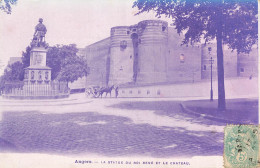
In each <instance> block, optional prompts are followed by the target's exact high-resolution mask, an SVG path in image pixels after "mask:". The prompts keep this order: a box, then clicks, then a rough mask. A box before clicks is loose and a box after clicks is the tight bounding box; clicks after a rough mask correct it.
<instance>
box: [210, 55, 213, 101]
mask: <svg viewBox="0 0 260 168" xmlns="http://www.w3.org/2000/svg"><path fill="white" fill-rule="evenodd" d="M209 62H210V101H213V89H212V65H213V63H214V60H213V58H212V57H210V60H209Z"/></svg>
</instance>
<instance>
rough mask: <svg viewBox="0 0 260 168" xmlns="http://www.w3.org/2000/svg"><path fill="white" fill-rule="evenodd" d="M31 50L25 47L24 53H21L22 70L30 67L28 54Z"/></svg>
mask: <svg viewBox="0 0 260 168" xmlns="http://www.w3.org/2000/svg"><path fill="white" fill-rule="evenodd" d="M31 50H32V48H31V47H30V46H28V47H26V51H25V52H24V51H23V53H22V63H23V66H24V68H26V67H28V66H30V54H31Z"/></svg>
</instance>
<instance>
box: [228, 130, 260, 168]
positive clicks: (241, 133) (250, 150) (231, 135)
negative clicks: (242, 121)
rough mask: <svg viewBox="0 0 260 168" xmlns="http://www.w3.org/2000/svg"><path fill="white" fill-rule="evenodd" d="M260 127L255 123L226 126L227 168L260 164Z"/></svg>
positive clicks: (250, 166) (249, 166) (244, 167)
mask: <svg viewBox="0 0 260 168" xmlns="http://www.w3.org/2000/svg"><path fill="white" fill-rule="evenodd" d="M258 133H259V128H258V126H255V125H228V126H226V127H225V139H224V166H225V167H226V168H255V167H257V164H258V151H259V146H258V145H259V142H258Z"/></svg>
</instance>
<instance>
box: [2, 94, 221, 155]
mask: <svg viewBox="0 0 260 168" xmlns="http://www.w3.org/2000/svg"><path fill="white" fill-rule="evenodd" d="M0 106H1V118H0V119H1V120H0V148H1V149H3V150H5V151H12V152H29V153H48V154H50V153H54V154H69V155H70V154H72V155H74V154H77V155H78V154H84V155H87V154H89V155H98V156H108V157H110V156H139V155H140V156H146V157H163V158H165V157H191V156H198V155H199V156H202V155H222V153H223V151H222V150H223V133H222V132H223V128H224V125H225V123H218V122H213V121H211V120H207V119H204V118H200V117H195V116H193V115H190V114H186V113H184V112H183V111H182V109H181V107H180V101H179V100H177V99H170V98H168V99H149V98H148V99H114V98H111V99H110V98H104V99H88V98H85V97H84V96H82V95H75V96H71V97H70V98H69V99H62V100H44V101H37V100H33V101H28V100H26V101H25V100H20V101H13V100H0ZM3 146H4V147H5V148H2V147H3Z"/></svg>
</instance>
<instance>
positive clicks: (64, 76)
mask: <svg viewBox="0 0 260 168" xmlns="http://www.w3.org/2000/svg"><path fill="white" fill-rule="evenodd" d="M77 52H78V49H77V47H76V45H75V44H70V45H56V46H54V47H50V48H49V50H48V52H47V65H48V66H49V67H51V68H52V79H58V80H61V81H67V82H73V81H75V80H77V79H78V78H80V77H83V76H84V75H87V63H86V61H85V60H84V59H83V58H81V57H79V56H77V54H76V53H77Z"/></svg>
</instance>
